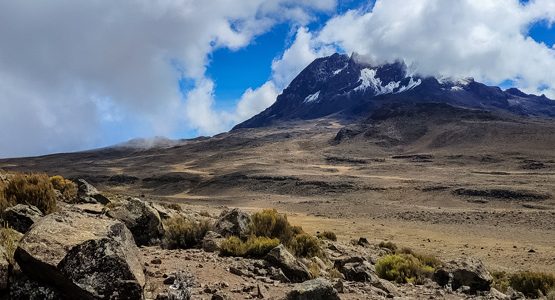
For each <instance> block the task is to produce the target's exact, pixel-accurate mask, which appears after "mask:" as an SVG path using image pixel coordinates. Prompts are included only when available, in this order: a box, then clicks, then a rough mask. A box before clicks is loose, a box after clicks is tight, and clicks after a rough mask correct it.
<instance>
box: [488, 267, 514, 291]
mask: <svg viewBox="0 0 555 300" xmlns="http://www.w3.org/2000/svg"><path fill="white" fill-rule="evenodd" d="M491 276H492V277H493V283H492V286H493V287H494V288H495V289H496V290H498V291H501V292H503V293H505V292H507V289H508V288H509V286H511V283H510V281H509V275H508V274H507V273H506V272H496V271H494V272H491Z"/></svg>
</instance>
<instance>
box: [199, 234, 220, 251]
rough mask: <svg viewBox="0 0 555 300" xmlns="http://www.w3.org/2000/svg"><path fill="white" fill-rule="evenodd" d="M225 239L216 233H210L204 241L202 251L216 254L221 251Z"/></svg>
mask: <svg viewBox="0 0 555 300" xmlns="http://www.w3.org/2000/svg"><path fill="white" fill-rule="evenodd" d="M223 240H224V238H223V237H222V236H221V235H220V234H219V233H216V232H214V231H208V232H207V233H206V235H205V236H204V238H203V239H202V249H203V250H204V251H206V252H215V251H218V250H220V244H221V243H222V242H223Z"/></svg>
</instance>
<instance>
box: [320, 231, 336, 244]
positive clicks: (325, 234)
mask: <svg viewBox="0 0 555 300" xmlns="http://www.w3.org/2000/svg"><path fill="white" fill-rule="evenodd" d="M317 236H318V238H320V239H326V240H330V241H334V242H335V241H337V236H336V235H335V232H333V231H324V232H321V233H319V234H318V235H317Z"/></svg>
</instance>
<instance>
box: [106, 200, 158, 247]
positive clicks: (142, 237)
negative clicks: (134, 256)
mask: <svg viewBox="0 0 555 300" xmlns="http://www.w3.org/2000/svg"><path fill="white" fill-rule="evenodd" d="M107 215H108V216H109V217H112V218H114V219H117V220H120V221H122V222H123V223H124V224H125V226H127V228H129V230H130V231H131V233H132V234H133V237H134V238H135V242H136V243H137V245H139V246H141V245H155V244H157V243H159V242H160V239H161V238H162V236H163V235H164V227H163V225H162V219H161V218H160V215H159V214H158V211H156V210H155V209H154V208H153V207H152V206H151V205H150V204H149V203H148V202H146V201H143V200H141V199H138V198H128V199H127V200H126V201H123V203H122V204H121V205H119V206H116V207H114V208H112V209H110V210H109V211H108V213H107Z"/></svg>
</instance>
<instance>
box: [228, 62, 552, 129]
mask: <svg viewBox="0 0 555 300" xmlns="http://www.w3.org/2000/svg"><path fill="white" fill-rule="evenodd" d="M392 103H403V104H407V103H412V104H414V103H445V104H449V105H452V106H456V107H462V108H471V109H480V110H487V111H494V112H504V113H511V114H516V115H521V116H539V117H549V118H552V117H555V101H552V100H550V99H548V98H547V97H545V96H544V95H541V96H536V95H529V94H525V93H523V92H522V91H520V90H518V89H516V88H511V89H507V90H505V91H503V90H501V89H500V88H499V87H495V86H487V85H485V84H483V83H480V82H477V81H475V80H474V79H472V78H464V79H453V78H435V77H427V76H421V75H418V74H416V73H414V74H413V73H411V71H410V70H409V68H408V67H407V66H406V65H405V63H403V62H401V61H397V62H393V63H386V64H383V65H375V66H374V65H371V64H369V63H367V62H365V60H364V59H363V58H361V57H360V56H358V55H356V54H353V55H352V56H350V57H349V56H347V55H341V54H334V55H331V56H329V57H323V58H318V59H316V60H315V61H314V62H312V63H311V64H310V65H309V66H308V67H306V68H305V69H304V70H303V71H302V72H301V73H300V74H299V75H298V76H297V77H296V78H295V79H294V80H293V81H292V82H291V84H290V85H289V86H288V87H287V88H286V89H285V90H284V91H283V93H282V94H281V95H279V96H278V97H277V100H276V102H275V103H274V104H273V105H272V106H270V107H269V108H268V109H266V110H264V111H263V112H261V113H260V114H258V115H256V116H254V117H252V118H251V119H249V120H247V121H245V122H243V123H241V124H238V125H237V126H235V129H239V128H253V127H263V126H269V125H273V124H274V125H275V124H278V123H279V122H283V121H291V120H310V119H316V118H321V117H325V116H334V117H336V118H341V119H352V118H359V117H361V116H366V115H368V114H371V113H372V112H373V111H375V110H376V109H379V108H381V107H382V106H384V105H390V104H392Z"/></svg>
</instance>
